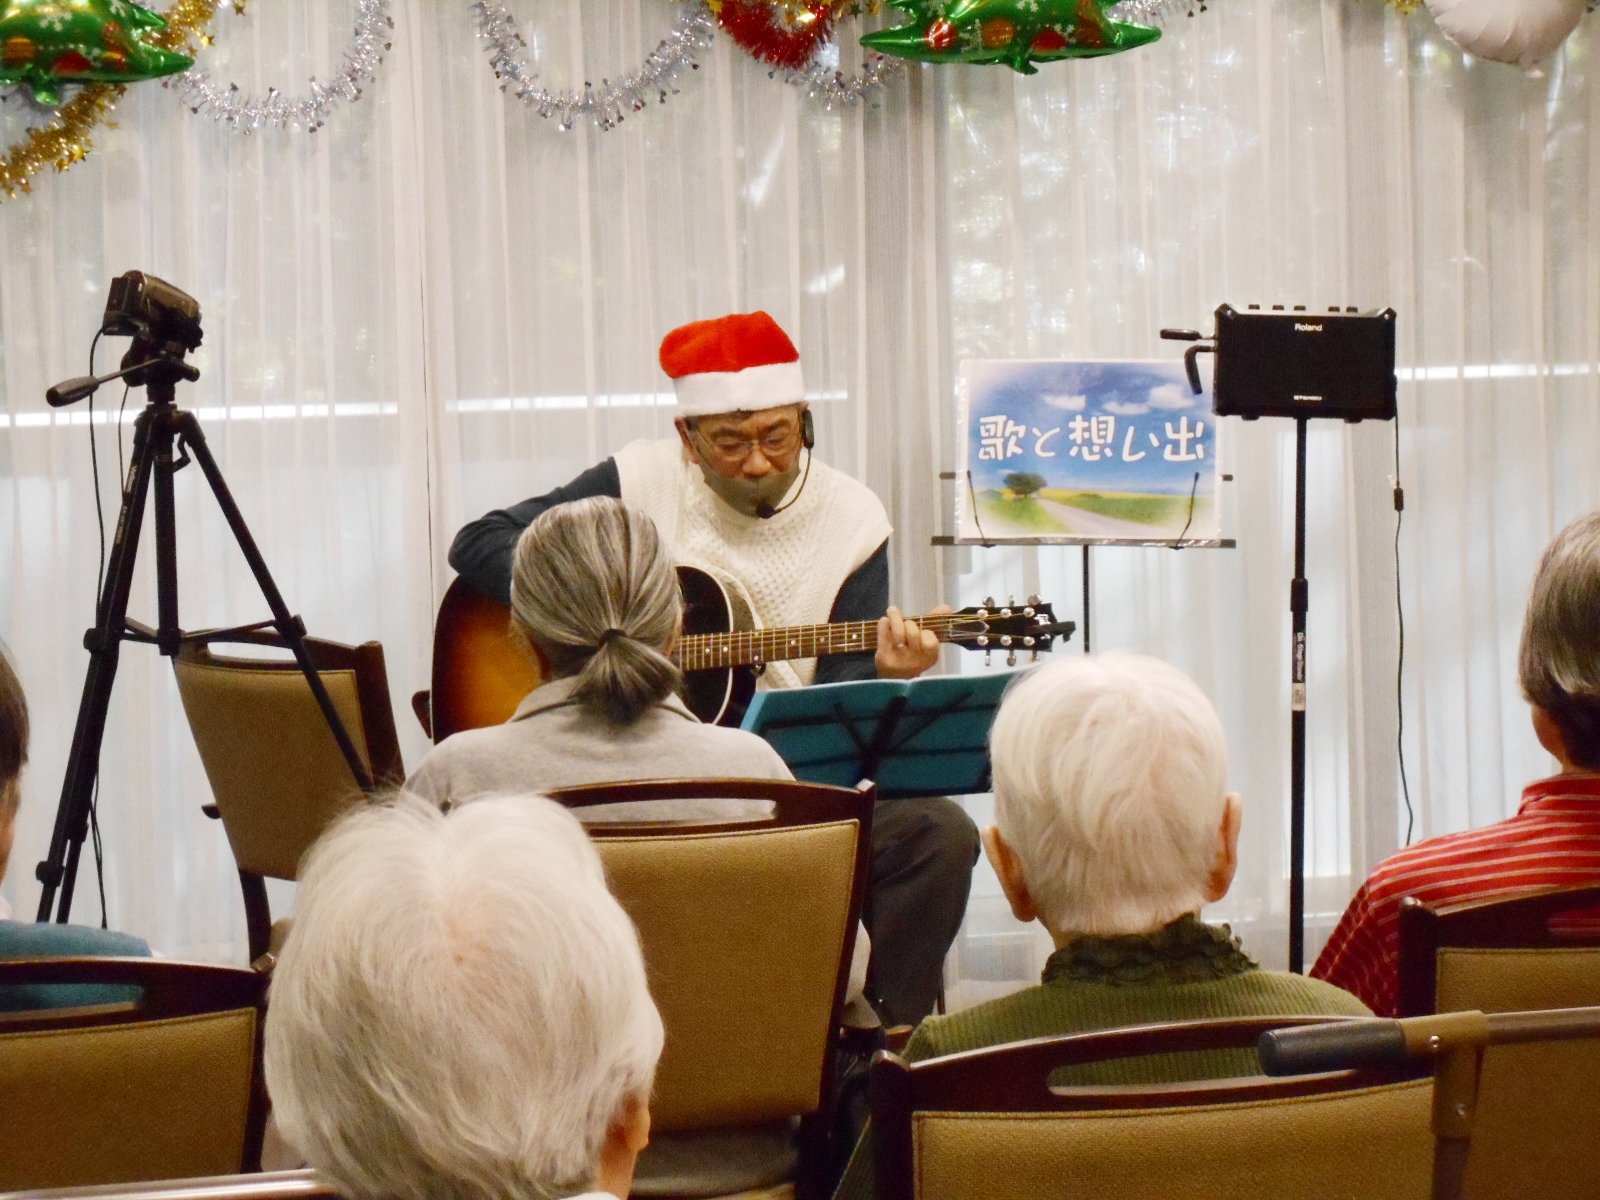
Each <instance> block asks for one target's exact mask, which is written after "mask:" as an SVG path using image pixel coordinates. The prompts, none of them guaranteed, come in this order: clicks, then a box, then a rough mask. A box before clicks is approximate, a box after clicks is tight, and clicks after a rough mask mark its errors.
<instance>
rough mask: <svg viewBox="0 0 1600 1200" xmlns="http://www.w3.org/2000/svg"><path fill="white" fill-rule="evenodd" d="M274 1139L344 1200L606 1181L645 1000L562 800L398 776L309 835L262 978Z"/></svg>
mask: <svg viewBox="0 0 1600 1200" xmlns="http://www.w3.org/2000/svg"><path fill="white" fill-rule="evenodd" d="M270 1000H271V1003H270V1008H269V1012H268V1017H267V1028H266V1078H267V1088H268V1091H269V1093H270V1094H271V1097H272V1102H273V1108H274V1112H275V1114H276V1116H277V1119H278V1122H279V1124H280V1127H281V1128H282V1131H283V1133H284V1135H285V1137H286V1138H287V1140H288V1141H289V1142H290V1143H291V1144H292V1145H294V1146H295V1147H297V1148H298V1149H299V1150H300V1152H301V1153H302V1154H304V1155H305V1157H306V1158H307V1160H308V1161H309V1162H310V1165H312V1166H313V1167H315V1168H316V1169H317V1170H318V1171H320V1172H321V1173H322V1174H323V1175H325V1176H326V1177H327V1178H328V1179H329V1180H330V1181H331V1182H332V1183H333V1184H334V1185H335V1186H336V1187H337V1188H338V1189H339V1191H340V1192H341V1193H342V1194H343V1195H344V1196H346V1197H348V1198H349V1200H556V1198H558V1197H572V1196H578V1195H583V1196H586V1197H594V1196H612V1197H625V1196H627V1194H628V1191H629V1188H630V1186H631V1183H632V1177H633V1163H634V1159H635V1158H636V1157H637V1155H638V1153H639V1151H640V1150H641V1149H642V1148H643V1146H644V1145H645V1143H646V1142H647V1141H648V1139H649V1131H650V1116H649V1109H648V1101H649V1095H650V1087H651V1082H652V1079H653V1078H654V1073H655V1067H656V1061H657V1059H658V1058H659V1057H660V1055H661V1045H662V1029H661V1019H660V1017H659V1016H658V1015H657V1013H656V1008H655V1005H654V1004H653V1003H652V1002H651V999H650V995H649V992H648V991H647V990H646V986H645V972H644V963H643V961H642V959H641V957H640V953H639V943H638V939H637V936H636V935H635V932H634V929H633V925H632V923H631V922H630V921H629V920H628V917H627V916H626V914H624V913H623V911H622V909H621V908H620V907H619V906H618V904H617V902H616V901H615V900H614V899H613V898H612V896H611V894H610V893H609V892H608V891H607V890H606V883H605V877H604V874H603V873H602V871H601V866H600V861H599V858H598V856H597V855H596V853H595V851H594V848H593V846H592V845H591V844H590V842H589V840H588V838H587V837H586V836H585V835H584V832H583V829H582V827H581V826H579V824H578V822H577V820H576V819H574V818H573V816H572V815H571V814H570V813H568V812H566V811H565V810H564V809H562V808H560V807H559V806H557V805H555V804H553V803H551V802H550V801H548V800H545V799H543V798H541V797H537V796H516V797H506V798H495V799H485V800H482V801H480V802H478V803H475V804H470V805H466V806H464V807H462V808H459V809H456V810H455V811H453V812H451V813H450V814H449V815H445V814H444V813H443V812H441V810H440V809H439V807H438V806H437V805H435V804H431V803H428V802H427V801H425V800H423V799H421V798H419V797H414V796H408V795H405V794H401V795H399V796H397V797H396V798H394V799H393V800H392V801H391V802H389V803H386V804H381V805H374V806H370V807H363V808H360V809H358V810H356V811H355V812H353V813H352V814H350V815H349V816H348V817H346V818H345V819H343V820H342V821H341V822H339V823H338V824H337V825H335V826H334V827H333V828H332V829H330V830H329V831H328V832H327V833H326V834H324V835H323V837H322V838H321V839H320V840H319V841H318V842H317V843H316V845H315V846H313V847H312V849H311V851H310V853H309V855H308V856H307V859H306V861H305V863H304V864H303V866H302V869H301V875H300V886H299V896H298V902H297V904H296V912H295V928H294V933H293V934H292V935H291V936H290V938H289V940H288V942H287V944H286V945H285V947H284V951H283V956H282V958H281V960H280V961H279V963H278V965H277V969H276V971H275V973H274V977H273V981H272V992H271V997H270Z"/></svg>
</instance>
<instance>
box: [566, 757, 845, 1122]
mask: <svg viewBox="0 0 1600 1200" xmlns="http://www.w3.org/2000/svg"><path fill="white" fill-rule="evenodd" d="M551 795H552V796H553V797H554V798H555V799H556V800H558V801H560V802H561V803H563V804H566V805H568V806H570V807H574V808H579V809H583V808H589V807H591V806H594V805H600V804H608V803H619V802H622V803H633V802H638V801H644V800H671V801H694V800H703V799H743V800H751V799H754V800H762V801H767V802H770V803H771V805H772V809H771V813H770V815H769V816H766V817H755V818H748V819H738V820H731V821H728V822H725V823H719V824H682V823H672V822H670V820H668V821H665V822H664V823H661V824H641V823H633V822H630V823H628V824H608V823H593V824H590V825H589V829H590V833H591V835H592V836H593V837H594V839H595V843H596V846H597V848H598V849H599V852H600V857H601V859H602V860H603V861H604V863H605V868H606V876H607V879H608V880H609V881H610V884H611V889H612V891H613V892H614V893H615V895H616V897H617V899H618V901H619V902H620V903H621V904H622V907H623V908H624V909H625V910H626V911H627V913H628V915H629V916H630V917H632V918H633V921H634V924H635V925H637V926H638V929H639V940H640V944H641V946H642V947H643V950H644V958H645V966H646V969H647V970H648V972H649V977H650V993H651V995H652V996H654V997H655V1001H656V1005H657V1007H658V1008H659V1009H660V1011H661V1018H662V1022H663V1024H664V1025H665V1027H666V1045H665V1049H664V1051H663V1053H662V1057H661V1064H660V1066H659V1067H658V1068H657V1071H656V1086H655V1093H654V1096H653V1099H652V1101H651V1119H652V1123H653V1125H654V1126H655V1127H656V1128H657V1129H659V1130H661V1131H663V1132H672V1131H675V1130H696V1129H710V1128H716V1127H721V1126H727V1125H739V1124H753V1123H756V1122H759V1121H769V1120H773V1119H776V1118H780V1117H788V1116H796V1115H804V1114H809V1113H813V1112H816V1111H817V1110H818V1109H819V1108H820V1107H821V1105H822V1104H823V1102H824V1099H825V1097H826V1096H827V1095H828V1093H829V1090H830V1086H831V1072H832V1060H833V1048H834V1044H835V1041H836V1037H837V1030H838V1024H839V1011H840V1008H841V1006H842V1003H843V999H844V992H845V986H846V983H847V981H848V976H849V965H850V952H851V948H852V946H853V945H854V941H855V932H856V922H857V918H858V916H859V913H860V908H861V900H862V893H863V890H864V888H865V883H866V873H867V861H868V857H867V848H868V842H869V838H870V834H871V822H872V803H873V796H874V790H873V788H872V785H870V784H862V785H861V786H859V787H857V788H855V789H850V788H837V787H827V786H824V785H821V784H806V783H791V782H779V781H774V780H727V779H724V780H667V781H644V782H632V783H619V784H600V785H593V786H587V787H579V788H567V789H563V790H560V791H556V792H552V793H551ZM582 815H583V814H582V813H581V812H580V813H579V816H580V817H581V816H582Z"/></svg>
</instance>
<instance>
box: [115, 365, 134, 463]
mask: <svg viewBox="0 0 1600 1200" xmlns="http://www.w3.org/2000/svg"><path fill="white" fill-rule="evenodd" d="M131 391H133V389H132V388H131V387H129V386H128V384H127V382H126V381H124V382H123V385H122V403H121V404H119V405H117V487H118V488H120V487H121V486H122V481H123V480H124V479H126V478H127V477H128V469H127V467H125V466H123V464H122V429H123V425H122V418H123V415H124V414H125V413H126V412H127V411H128V393H129V392H131Z"/></svg>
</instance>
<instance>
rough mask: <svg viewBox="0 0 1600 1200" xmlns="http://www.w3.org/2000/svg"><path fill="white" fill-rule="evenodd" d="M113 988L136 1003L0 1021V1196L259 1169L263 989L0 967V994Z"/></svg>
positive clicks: (99, 971)
mask: <svg viewBox="0 0 1600 1200" xmlns="http://www.w3.org/2000/svg"><path fill="white" fill-rule="evenodd" d="M16 984H35V985H38V984H52V985H54V984H74V985H82V984H96V985H103V984H113V985H123V986H132V987H134V988H137V989H138V991H137V993H136V994H137V995H138V997H139V998H138V999H137V1000H135V1001H130V1002H127V1003H120V1004H108V1005H99V1006H95V1007H92V1008H79V1009H52V1010H48V1011H39V1012H25V1013H6V1014H3V1015H0V1114H3V1115H0V1190H15V1189H21V1188H30V1189H31V1188H44V1187H70V1186H77V1185H89V1184H110V1183H125V1182H129V1181H138V1180H155V1179H181V1178H186V1177H191V1176H200V1175H221V1174H231V1173H234V1172H238V1171H251V1170H255V1169H257V1168H258V1167H259V1166H260V1158H261V1136H262V1130H263V1127H264V1126H265V1123H266V1094H265V1090H264V1088H263V1086H262V1083H261V1024H262V1016H263V1014H264V1012H265V1003H266V988H267V980H266V977H265V976H264V975H261V974H258V973H257V972H254V971H248V970H242V969H239V968H235V967H216V966H205V965H201V964H197V963H182V962H171V961H167V960H164V959H148V958H126V959H124V958H95V959H71V958H63V959H29V960H17V961H12V962H0V987H3V986H7V985H16Z"/></svg>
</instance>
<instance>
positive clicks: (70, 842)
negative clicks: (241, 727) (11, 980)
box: [35, 410, 172, 924]
mask: <svg viewBox="0 0 1600 1200" xmlns="http://www.w3.org/2000/svg"><path fill="white" fill-rule="evenodd" d="M153 416H154V412H153V411H152V410H147V411H145V412H143V413H141V414H140V415H139V418H138V420H137V421H135V422H134V431H133V458H132V461H131V462H130V463H129V464H128V478H127V482H126V484H125V485H124V487H123V492H122V510H121V512H120V513H119V514H118V516H117V532H116V540H115V541H114V542H113V543H112V547H111V562H110V564H109V566H108V568H107V570H106V578H105V583H104V585H103V586H102V587H101V590H100V602H99V605H98V609H97V611H96V614H95V624H94V628H93V629H91V630H89V632H88V633H86V634H85V635H84V638H83V643H84V646H85V647H87V649H88V651H89V670H88V673H87V675H86V676H85V677H84V681H83V697H82V699H81V700H80V701H79V702H78V724H77V727H76V729H75V730H74V732H73V735H72V751H71V754H70V755H69V756H68V758H67V774H66V778H65V779H64V780H63V781H62V784H61V802H60V804H59V805H58V806H57V807H56V823H55V829H54V831H53V832H52V833H51V835H50V852H49V856H48V857H47V858H46V859H45V860H44V861H43V862H41V863H40V864H39V866H38V868H37V869H36V871H35V875H36V876H37V877H38V880H39V882H40V883H41V884H43V885H44V890H43V893H42V894H41V896H40V897H39V915H38V919H39V920H41V921H48V920H50V919H51V911H52V909H53V908H54V907H55V900H56V889H57V887H60V888H61V907H60V911H59V913H57V914H56V916H55V919H56V920H57V921H60V922H62V923H63V924H65V923H66V920H67V914H68V913H69V912H70V911H71V909H72V888H73V883H74V881H75V880H76V879H77V874H78V855H79V852H80V851H81V850H82V848H83V840H84V838H85V837H86V836H87V835H88V831H89V807H90V805H91V804H92V803H93V800H94V784H95V779H96V777H97V776H98V775H99V774H100V743H101V740H102V739H103V738H104V736H105V728H106V712H107V710H108V709H109V708H110V705H111V685H112V684H113V683H114V682H115V680H116V676H117V660H118V658H119V657H120V654H121V650H122V638H123V635H124V633H126V631H127V617H128V595H129V593H130V592H131V591H132V588H133V567H134V561H135V559H136V558H137V557H138V553H139V529H140V526H141V525H142V524H143V522H144V507H145V498H146V497H147V496H148V495H149V493H150V478H151V474H152V472H153V470H154V467H155V462H156V457H157V455H158V454H159V453H163V452H164V453H165V454H167V455H168V456H169V457H170V455H171V453H172V440H171V431H170V430H168V429H167V428H166V426H165V425H164V424H163V423H161V422H159V421H153V420H152V418H153ZM153 425H154V426H155V428H156V432H155V433H154V435H152V426H153ZM69 846H70V850H69Z"/></svg>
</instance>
